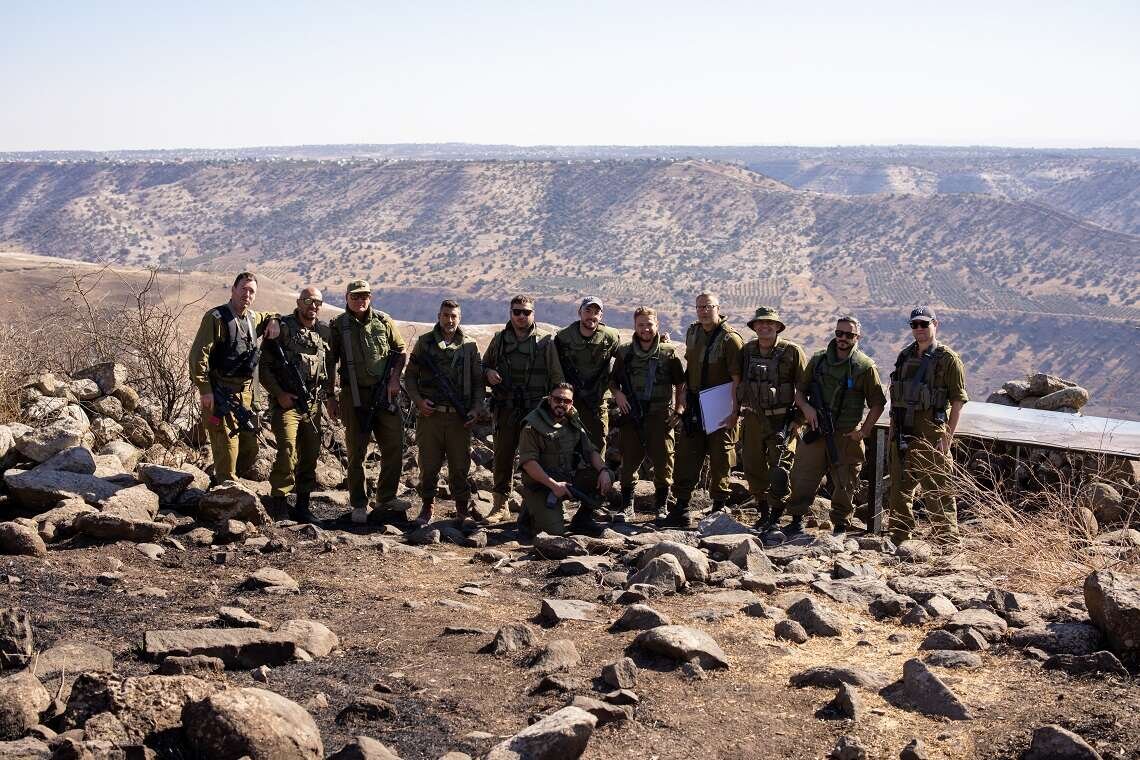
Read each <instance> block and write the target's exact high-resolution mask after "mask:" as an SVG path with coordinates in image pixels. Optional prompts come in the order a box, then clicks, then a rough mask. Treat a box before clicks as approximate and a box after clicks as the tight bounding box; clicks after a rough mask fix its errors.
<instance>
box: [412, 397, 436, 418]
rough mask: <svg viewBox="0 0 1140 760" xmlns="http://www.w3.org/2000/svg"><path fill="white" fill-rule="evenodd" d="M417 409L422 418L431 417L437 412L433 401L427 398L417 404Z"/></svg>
mask: <svg viewBox="0 0 1140 760" xmlns="http://www.w3.org/2000/svg"><path fill="white" fill-rule="evenodd" d="M416 409H418V410H419V411H420V415H421V416H423V417H430V416H431V415H432V413H433V412H434V411H435V404H433V403H432V402H431V401H428V400H427V399H426V398H421V399H420V400H419V401H417V402H416Z"/></svg>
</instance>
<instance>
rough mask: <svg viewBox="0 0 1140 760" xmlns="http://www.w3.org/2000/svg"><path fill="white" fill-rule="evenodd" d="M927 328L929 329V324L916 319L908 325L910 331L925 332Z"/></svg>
mask: <svg viewBox="0 0 1140 760" xmlns="http://www.w3.org/2000/svg"><path fill="white" fill-rule="evenodd" d="M928 327H930V323H929V322H922V321H920V320H917V319H916V320H915V321H913V322H911V323H910V329H912V330H925V329H926V328H928Z"/></svg>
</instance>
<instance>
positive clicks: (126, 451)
mask: <svg viewBox="0 0 1140 760" xmlns="http://www.w3.org/2000/svg"><path fill="white" fill-rule="evenodd" d="M95 453H97V454H103V455H110V456H113V457H115V458H116V459H118V460H119V461H120V462H122V464H123V468H124V469H126V470H133V469H134V468H135V466H136V465H137V464H138V462H139V458H140V457H141V456H142V452H141V451H139V450H138V449H136V448H135V447H134V446H132V445H131V444H129V443H127V442H126V441H111V442H110V443H108V444H107V445H106V446H104V447H102V448H101V449H99V450H98V451H97V452H95Z"/></svg>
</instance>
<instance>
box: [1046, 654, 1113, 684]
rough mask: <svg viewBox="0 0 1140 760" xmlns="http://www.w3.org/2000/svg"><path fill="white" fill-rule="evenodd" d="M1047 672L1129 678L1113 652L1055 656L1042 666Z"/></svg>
mask: <svg viewBox="0 0 1140 760" xmlns="http://www.w3.org/2000/svg"><path fill="white" fill-rule="evenodd" d="M1041 667H1042V668H1044V669H1045V670H1060V671H1062V672H1064V673H1068V674H1069V675H1071V676H1087V675H1098V674H1101V673H1104V674H1108V675H1113V676H1117V677H1119V678H1128V677H1129V675H1130V674H1129V673H1128V669H1127V668H1126V667H1124V664H1123V663H1122V662H1121V661H1120V660H1119V659H1117V657H1116V655H1114V654H1113V653H1112V652H1105V651H1101V652H1093V653H1092V654H1055V655H1053V656H1052V657H1050V658H1049V659H1048V660H1046V661H1045V662H1044V664H1042V666H1041Z"/></svg>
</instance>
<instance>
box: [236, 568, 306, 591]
mask: <svg viewBox="0 0 1140 760" xmlns="http://www.w3.org/2000/svg"><path fill="white" fill-rule="evenodd" d="M242 586H243V587H245V588H249V589H260V590H263V591H265V592H266V593H269V594H296V593H298V592H299V591H300V590H301V588H300V586H298V585H297V581H295V580H293V578H292V576H290V575H289V573H287V572H285V571H284V570H279V569H277V568H275V567H263V568H260V569H258V570H256V571H254V572H253V573H252V574H251V575H250V576H249V577H248V578H246V579H245V582H244V583H243V584H242Z"/></svg>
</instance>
